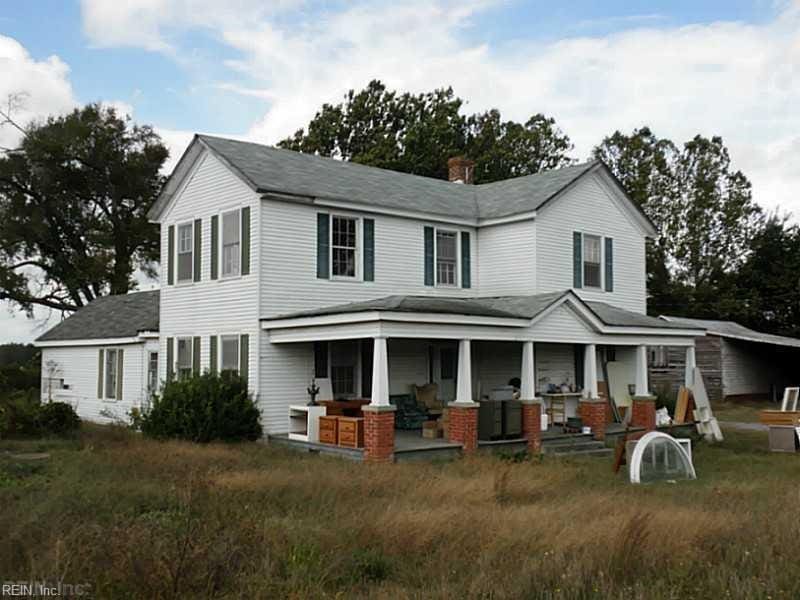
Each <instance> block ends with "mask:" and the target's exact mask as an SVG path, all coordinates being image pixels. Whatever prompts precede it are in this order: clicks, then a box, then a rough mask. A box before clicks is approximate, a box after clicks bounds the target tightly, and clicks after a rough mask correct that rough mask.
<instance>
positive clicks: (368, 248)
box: [364, 219, 375, 281]
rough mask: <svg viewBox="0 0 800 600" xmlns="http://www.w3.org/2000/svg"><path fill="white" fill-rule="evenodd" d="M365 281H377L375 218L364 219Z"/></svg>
mask: <svg viewBox="0 0 800 600" xmlns="http://www.w3.org/2000/svg"><path fill="white" fill-rule="evenodd" d="M364 281H375V219H364Z"/></svg>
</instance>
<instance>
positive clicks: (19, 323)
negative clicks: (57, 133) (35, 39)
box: [0, 35, 76, 343]
mask: <svg viewBox="0 0 800 600" xmlns="http://www.w3.org/2000/svg"><path fill="white" fill-rule="evenodd" d="M13 94H21V97H20V102H19V103H18V104H17V106H16V107H15V108H14V109H13V110H12V115H11V116H12V118H13V119H14V120H15V122H17V123H19V124H20V125H22V126H26V125H27V124H28V123H29V122H30V121H31V120H34V119H37V120H38V119H44V118H45V117H47V116H48V115H51V114H60V113H63V112H66V111H68V110H70V109H71V108H73V107H74V106H75V104H76V100H75V95H74V93H73V90H72V86H71V84H70V81H69V67H68V66H67V65H66V64H65V63H64V62H63V61H62V60H61V59H60V58H59V57H57V56H50V57H48V58H46V59H44V60H40V61H37V60H35V59H34V58H32V57H31V55H30V54H29V53H28V51H27V50H26V49H25V48H24V47H23V46H22V45H21V44H20V43H19V42H17V41H16V40H14V39H12V38H10V37H5V36H2V35H0V104H2V107H3V110H4V112H5V109H6V106H7V104H6V103H7V99H8V96H9V95H13ZM21 136H22V134H21V133H20V132H19V131H18V130H17V129H15V128H14V127H12V126H10V125H8V124H6V125H4V126H1V127H0V147H3V148H13V147H16V146H17V145H18V144H19V141H20V138H21ZM35 316H36V318H35V319H34V320H30V319H28V318H26V317H25V315H24V314H23V313H20V312H15V311H12V310H11V309H10V305H9V304H8V303H6V302H0V343H4V342H8V341H30V340H32V339H33V338H35V337H36V336H37V335H39V334H41V333H43V332H44V330H45V329H46V328H47V326H48V325H47V324H48V323H50V324H52V323H55V322H56V321H57V317H55V316H54V315H52V314H51V313H50V311H47V310H37V311H36V312H35Z"/></svg>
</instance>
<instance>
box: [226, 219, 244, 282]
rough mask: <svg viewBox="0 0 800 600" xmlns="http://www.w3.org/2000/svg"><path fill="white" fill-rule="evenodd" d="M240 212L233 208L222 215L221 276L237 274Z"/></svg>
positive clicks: (239, 249)
mask: <svg viewBox="0 0 800 600" xmlns="http://www.w3.org/2000/svg"><path fill="white" fill-rule="evenodd" d="M241 222H242V220H241V218H240V212H239V211H238V210H234V211H231V212H227V213H223V215H222V276H223V277H234V276H236V275H239V272H240V268H239V258H240V257H241V255H242V252H241Z"/></svg>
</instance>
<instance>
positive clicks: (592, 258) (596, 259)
mask: <svg viewBox="0 0 800 600" xmlns="http://www.w3.org/2000/svg"><path fill="white" fill-rule="evenodd" d="M601 244H602V238H601V237H600V236H597V235H584V236H583V285H584V286H586V287H593V288H599V287H602V279H601V277H602V273H601V267H600V265H601V262H602V251H601Z"/></svg>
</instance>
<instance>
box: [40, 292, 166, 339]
mask: <svg viewBox="0 0 800 600" xmlns="http://www.w3.org/2000/svg"><path fill="white" fill-rule="evenodd" d="M158 298H159V291H158V290H153V291H150V292H135V293H132V294H118V295H115V296H102V297H100V298H97V299H96V300H94V301H92V302H90V303H89V304H87V305H86V306H84V307H83V308H81V309H80V310H78V311H76V312H74V313H73V314H72V315H70V316H69V317H67V318H66V319H64V320H63V321H61V323H59V324H58V325H56V326H55V327H53V328H52V329H50V330H49V331H47V332H46V333H44V334H43V335H41V336H39V337H38V338H37V339H36V341H37V342H55V341H65V340H94V339H111V338H126V337H134V336H136V335H137V334H138V333H139V332H140V331H158Z"/></svg>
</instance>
